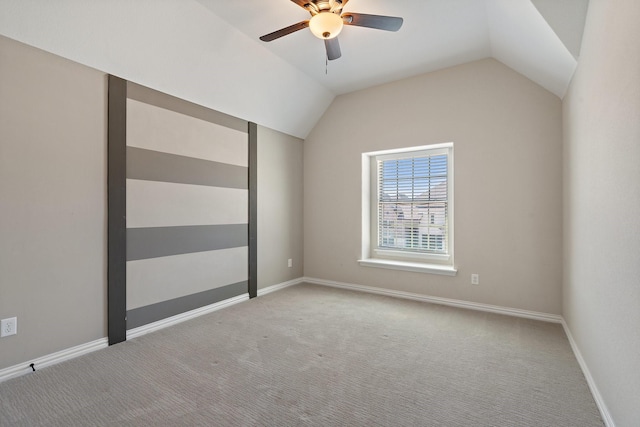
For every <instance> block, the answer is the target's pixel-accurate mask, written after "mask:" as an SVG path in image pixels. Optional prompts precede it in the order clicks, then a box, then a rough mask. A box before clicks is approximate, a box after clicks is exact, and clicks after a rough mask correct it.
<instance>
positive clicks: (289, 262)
mask: <svg viewBox="0 0 640 427" xmlns="http://www.w3.org/2000/svg"><path fill="white" fill-rule="evenodd" d="M287 267H289V268H291V267H293V260H292V259H291V258H289V260H288V261H287Z"/></svg>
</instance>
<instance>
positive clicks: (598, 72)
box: [563, 0, 640, 427]
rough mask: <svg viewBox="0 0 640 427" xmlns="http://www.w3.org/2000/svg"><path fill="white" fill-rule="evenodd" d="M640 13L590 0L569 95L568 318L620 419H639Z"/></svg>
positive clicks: (631, 0)
mask: <svg viewBox="0 0 640 427" xmlns="http://www.w3.org/2000/svg"><path fill="white" fill-rule="evenodd" d="M638 22H640V2H638V1H637V0H621V1H617V2H610V1H605V0H591V2H590V4H589V12H588V15H587V23H586V27H585V34H584V37H583V43H582V53H581V57H580V61H579V63H578V68H577V70H576V73H575V76H574V78H573V82H572V84H571V87H570V89H569V92H568V95H567V97H566V98H565V102H564V133H565V135H564V159H565V160H564V187H565V197H564V236H565V246H564V248H565V249H564V258H565V269H564V286H563V295H564V307H563V311H564V317H565V320H566V321H567V324H568V325H569V328H570V330H571V332H572V335H573V337H574V339H575V341H576V343H577V346H578V348H579V349H580V352H581V353H582V356H583V358H584V360H585V362H586V364H587V366H588V367H589V370H590V372H591V374H592V376H593V378H594V380H595V383H596V385H597V387H598V389H599V391H600V393H601V395H602V397H603V400H604V402H605V404H606V405H607V407H608V408H609V411H610V413H611V415H612V416H613V419H614V421H615V423H616V425H617V426H619V427H622V426H637V425H638V423H639V422H640V26H639V25H638Z"/></svg>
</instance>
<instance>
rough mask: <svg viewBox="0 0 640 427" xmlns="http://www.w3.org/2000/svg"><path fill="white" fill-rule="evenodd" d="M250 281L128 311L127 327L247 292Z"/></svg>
mask: <svg viewBox="0 0 640 427" xmlns="http://www.w3.org/2000/svg"><path fill="white" fill-rule="evenodd" d="M248 286H249V285H248V282H247V281H244V282H238V283H233V284H231V285H226V286H223V287H220V288H216V289H210V290H208V291H203V292H198V293H196V294H191V295H186V296H183V297H179V298H175V299H171V300H168V301H162V302H158V303H155V304H151V305H147V306H144V307H139V308H135V309H133V310H129V311H127V329H133V328H137V327H139V326H143V325H147V324H149V323H152V322H157V321H158V320H162V319H166V318H167V317H171V316H175V315H177V314H181V313H186V312H187V311H190V310H195V309H196V308H200V307H204V306H205V305H209V304H213V303H216V302H219V301H224V300H226V299H229V298H233V297H235V296H238V295H242V294H246V293H247V289H248Z"/></svg>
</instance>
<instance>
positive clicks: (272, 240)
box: [258, 126, 303, 289]
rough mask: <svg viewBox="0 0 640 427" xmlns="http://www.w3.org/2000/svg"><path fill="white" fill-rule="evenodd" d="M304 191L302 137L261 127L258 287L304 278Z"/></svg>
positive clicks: (259, 146)
mask: <svg viewBox="0 0 640 427" xmlns="http://www.w3.org/2000/svg"><path fill="white" fill-rule="evenodd" d="M302 190H303V187H302V140H301V139H298V138H295V137H292V136H289V135H285V134H283V133H280V132H277V131H274V130H271V129H268V128H265V127H262V126H258V289H263V288H265V287H268V286H271V285H276V284H279V283H283V282H286V281H288V280H292V279H297V278H299V277H302V267H303V264H302V259H303V248H302V243H303V239H302V232H303V230H302V219H303V218H302ZM289 258H291V260H292V261H293V267H291V268H289V267H287V260H288V259H289Z"/></svg>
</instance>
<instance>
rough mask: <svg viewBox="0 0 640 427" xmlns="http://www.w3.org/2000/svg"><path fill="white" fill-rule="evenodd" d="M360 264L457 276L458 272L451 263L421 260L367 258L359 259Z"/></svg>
mask: <svg viewBox="0 0 640 427" xmlns="http://www.w3.org/2000/svg"><path fill="white" fill-rule="evenodd" d="M358 264H360V265H361V266H363V267H376V268H387V269H390V270H404V271H413V272H417V273H430V274H441V275H444V276H455V275H456V274H457V273H458V270H456V268H455V267H453V266H450V265H438V264H424V263H420V262H406V261H392V260H388V259H377V258H367V259H359V260H358Z"/></svg>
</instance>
